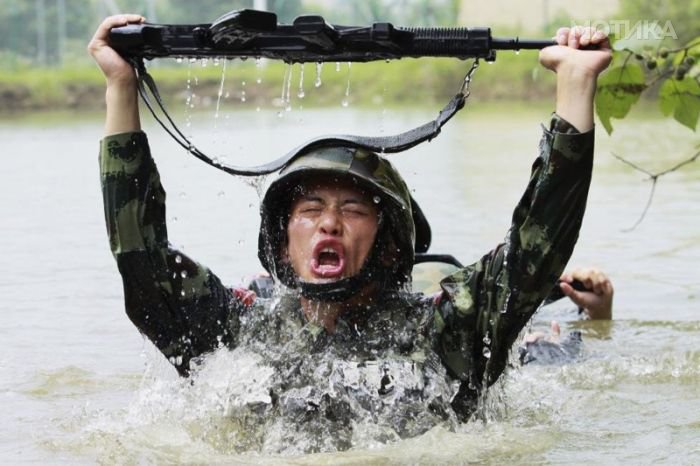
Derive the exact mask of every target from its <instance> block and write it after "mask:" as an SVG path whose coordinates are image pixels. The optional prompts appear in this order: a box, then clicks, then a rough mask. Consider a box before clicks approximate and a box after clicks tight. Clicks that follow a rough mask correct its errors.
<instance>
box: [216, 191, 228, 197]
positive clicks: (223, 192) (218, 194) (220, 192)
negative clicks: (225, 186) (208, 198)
mask: <svg viewBox="0 0 700 466" xmlns="http://www.w3.org/2000/svg"><path fill="white" fill-rule="evenodd" d="M216 195H217V196H219V197H225V196H226V192H225V191H219V192H218V193H216Z"/></svg>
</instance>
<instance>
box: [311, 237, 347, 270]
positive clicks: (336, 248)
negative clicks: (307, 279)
mask: <svg viewBox="0 0 700 466" xmlns="http://www.w3.org/2000/svg"><path fill="white" fill-rule="evenodd" d="M344 270H345V252H344V250H343V246H342V245H341V244H340V243H339V242H337V241H333V240H331V241H321V242H319V243H318V244H316V247H315V248H314V254H313V258H312V259H311V271H312V273H313V274H314V275H316V276H317V277H320V278H337V277H340V276H342V274H343V271H344Z"/></svg>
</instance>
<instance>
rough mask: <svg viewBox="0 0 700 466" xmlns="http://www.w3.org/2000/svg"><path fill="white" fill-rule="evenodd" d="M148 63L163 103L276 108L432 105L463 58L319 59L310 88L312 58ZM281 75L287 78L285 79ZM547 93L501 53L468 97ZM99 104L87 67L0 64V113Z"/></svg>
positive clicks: (528, 64) (547, 79)
mask: <svg viewBox="0 0 700 466" xmlns="http://www.w3.org/2000/svg"><path fill="white" fill-rule="evenodd" d="M148 66H149V70H150V71H151V73H152V75H153V76H154V78H155V80H156V82H157V83H158V87H159V89H160V91H161V94H162V95H163V96H164V97H165V98H166V99H167V100H169V101H173V100H177V101H180V100H185V99H187V97H188V96H191V94H193V93H194V94H195V95H194V98H193V99H192V103H193V104H195V105H199V106H204V107H206V106H210V105H215V103H216V101H217V100H218V94H219V91H221V93H222V98H227V99H238V100H239V101H250V102H260V103H261V104H264V105H278V106H282V105H284V102H283V100H284V96H283V93H284V94H288V95H289V97H290V98H292V99H297V98H300V97H299V96H300V95H301V96H302V97H303V98H304V99H305V100H304V104H305V106H309V107H318V106H328V105H334V104H337V103H338V102H339V101H340V100H343V99H345V98H346V96H345V94H347V100H349V101H351V102H352V103H353V104H354V105H360V106H362V105H363V104H376V103H377V102H381V103H384V104H387V105H402V104H410V105H416V103H418V104H419V105H422V104H431V105H432V104H434V103H435V102H442V101H445V100H447V99H449V98H450V97H451V96H452V95H454V93H455V92H456V91H457V90H458V89H459V86H460V83H461V79H462V77H463V75H464V73H465V72H466V70H467V68H468V63H465V62H460V61H457V60H440V59H435V60H410V59H409V60H399V61H394V62H391V63H388V64H386V63H384V62H380V63H353V64H352V65H351V66H348V64H346V63H341V64H336V63H325V64H324V65H323V66H322V67H321V73H320V82H321V85H320V86H319V87H318V88H317V86H316V84H318V80H319V79H318V78H319V76H318V74H317V66H316V65H315V64H306V65H304V66H303V71H302V66H301V65H298V64H297V65H294V66H292V67H291V68H290V67H288V66H287V65H285V64H283V63H279V62H267V63H264V64H261V65H258V64H256V63H255V62H253V61H252V60H249V61H247V62H242V61H240V60H235V61H227V62H226V63H224V62H223V61H220V62H214V61H213V60H208V61H207V62H206V63H202V62H201V61H197V62H194V63H189V62H185V63H176V62H175V61H174V60H172V61H170V60H167V61H161V62H158V63H157V64H150V63H149V65H148ZM224 67H225V68H226V69H225V71H223V69H224ZM302 73H303V75H302ZM290 74H291V78H287V76H289V75H290ZM222 76H223V78H224V79H223V83H222ZM285 79H286V80H287V81H289V82H287V83H286V84H284V83H285V82H286V81H285ZM188 82H189V87H188ZM348 83H349V86H348ZM553 92H554V80H553V79H552V76H550V73H548V72H546V71H545V70H544V69H541V68H540V67H539V65H538V64H537V58H536V55H534V54H531V55H530V56H526V55H525V54H523V55H521V56H516V55H514V54H510V55H508V54H503V56H501V57H499V59H498V61H497V62H496V63H494V64H482V65H481V68H480V69H479V70H478V71H477V73H476V75H475V77H474V81H473V94H472V96H473V98H474V99H476V100H520V101H523V100H525V101H532V100H540V99H543V98H549V97H551V96H552V95H553ZM339 96H340V97H339ZM103 106H104V78H103V77H102V75H101V74H100V72H99V70H98V69H97V68H96V67H95V66H94V65H88V64H81V65H78V66H73V67H68V68H61V69H50V68H49V69H39V68H18V69H13V70H0V113H3V114H15V113H18V112H27V111H41V110H69V109H72V110H90V109H93V110H95V109H100V108H102V107H103Z"/></svg>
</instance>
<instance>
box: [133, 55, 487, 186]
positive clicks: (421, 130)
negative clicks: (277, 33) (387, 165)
mask: <svg viewBox="0 0 700 466" xmlns="http://www.w3.org/2000/svg"><path fill="white" fill-rule="evenodd" d="M131 62H132V65H133V66H134V70H135V71H136V76H137V78H138V79H137V82H138V91H139V94H140V95H141V98H142V100H143V102H144V104H145V105H146V107H147V108H148V109H149V110H150V112H151V114H153V117H154V118H155V119H156V121H157V122H158V123H159V124H160V125H161V126H162V127H163V129H164V130H165V131H166V132H167V133H168V134H169V135H170V136H171V137H172V138H173V139H174V140H175V141H176V142H177V143H178V144H180V145H181V146H182V147H183V148H184V149H185V150H187V151H188V152H189V153H191V154H192V155H194V156H195V157H197V158H198V159H200V160H202V161H203V162H205V163H207V164H209V165H211V166H212V167H215V168H218V169H219V170H222V171H224V172H226V173H228V174H230V175H239V176H260V175H267V174H269V173H273V172H276V171H278V170H280V169H282V168H284V167H285V166H286V165H287V164H289V163H290V162H292V161H293V160H294V159H296V158H297V157H299V156H300V155H302V154H304V153H307V152H309V151H310V150H313V149H319V148H323V147H330V146H339V145H340V146H350V147H357V148H362V149H365V150H369V151H372V152H379V153H385V154H391V153H397V152H403V151H405V150H407V149H410V148H411V147H414V146H416V145H418V144H420V143H422V142H425V141H430V140H432V139H433V138H434V137H436V136H437V135H438V134H440V131H441V129H442V127H443V126H444V125H445V123H447V122H448V121H449V120H450V119H451V118H452V117H453V116H454V115H455V114H456V113H457V112H458V111H460V110H461V109H462V108H463V107H464V104H465V102H466V99H467V97H468V96H469V92H468V80H469V79H470V78H471V74H472V73H473V71H474V70H475V69H476V67H477V66H478V61H475V62H474V64H473V65H472V68H471V69H470V70H469V72H468V73H467V77H466V78H465V84H463V85H462V89H461V90H460V92H459V93H457V94H456V95H455V96H454V97H453V98H452V99H451V100H450V101H449V102H448V103H447V105H445V107H444V108H443V109H442V110H441V111H440V113H439V114H438V116H437V118H435V120H432V121H429V122H427V123H425V124H423V125H421V126H418V127H416V128H413V129H411V130H408V131H406V132H403V133H400V134H395V135H393V136H377V137H372V136H356V135H348V134H341V135H331V136H321V137H318V138H314V139H312V140H310V141H308V142H306V143H304V144H302V145H300V146H298V147H296V148H294V149H293V150H291V151H290V152H288V153H287V154H286V155H284V156H282V157H280V158H278V159H276V160H273V161H272V162H269V163H266V164H263V165H258V166H254V167H238V166H233V165H228V164H224V163H222V162H220V161H218V160H213V159H212V158H211V157H209V156H208V155H206V154H204V153H203V152H202V151H200V150H199V149H197V147H196V146H195V145H194V144H193V143H192V142H191V141H190V140H189V139H188V138H187V137H186V136H185V135H184V134H183V133H182V131H180V129H179V128H178V127H177V125H176V124H175V122H174V121H173V120H172V118H171V117H170V114H169V113H168V111H167V110H166V109H165V104H164V103H163V100H162V99H161V97H160V93H159V92H158V87H157V86H156V83H155V81H154V80H153V77H152V76H151V75H150V74H149V73H148V70H147V69H146V66H145V65H144V63H143V60H142V59H140V58H134V59H132V60H131ZM146 88H147V89H148V91H150V94H151V95H152V96H153V98H154V100H155V102H156V104H157V106H158V108H159V109H160V111H161V112H162V113H163V115H165V118H166V119H167V122H168V123H169V124H170V128H169V127H168V125H167V124H166V123H165V122H164V121H163V120H162V119H161V118H159V117H158V115H157V113H156V111H155V108H154V107H153V105H152V103H151V101H150V99H149V97H148V92H147V90H146ZM171 128H172V129H171Z"/></svg>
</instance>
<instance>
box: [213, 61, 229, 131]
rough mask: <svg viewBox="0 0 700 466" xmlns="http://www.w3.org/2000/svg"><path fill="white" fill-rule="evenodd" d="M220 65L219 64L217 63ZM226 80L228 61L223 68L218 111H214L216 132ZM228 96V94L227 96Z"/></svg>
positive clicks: (217, 103)
mask: <svg viewBox="0 0 700 466" xmlns="http://www.w3.org/2000/svg"><path fill="white" fill-rule="evenodd" d="M217 65H218V63H217ZM225 80H226V61H224V66H222V67H221V82H220V83H219V92H217V94H216V110H215V111H214V130H215V131H216V129H217V126H218V120H219V109H220V108H221V97H222V96H223V95H224V82H225ZM226 95H228V93H227V94H226Z"/></svg>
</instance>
